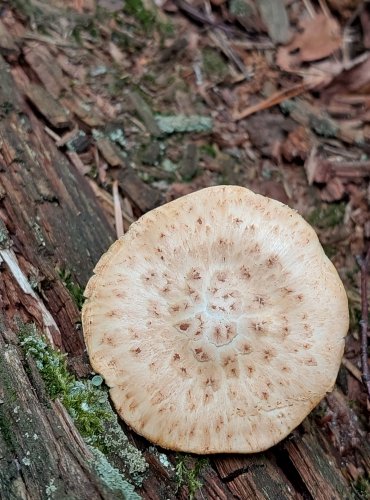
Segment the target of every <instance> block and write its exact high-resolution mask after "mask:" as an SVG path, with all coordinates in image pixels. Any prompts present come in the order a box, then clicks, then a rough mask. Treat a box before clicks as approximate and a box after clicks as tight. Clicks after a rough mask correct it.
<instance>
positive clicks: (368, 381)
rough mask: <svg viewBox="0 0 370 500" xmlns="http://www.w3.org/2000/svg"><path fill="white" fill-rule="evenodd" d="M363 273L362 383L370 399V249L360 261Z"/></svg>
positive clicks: (361, 322) (361, 324) (361, 323)
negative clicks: (369, 355)
mask: <svg viewBox="0 0 370 500" xmlns="http://www.w3.org/2000/svg"><path fill="white" fill-rule="evenodd" d="M358 262H359V265H360V271H361V321H360V326H361V366H362V381H363V383H364V385H365V387H366V389H367V394H368V396H369V398H370V374H369V363H368V359H367V330H368V296H367V273H368V271H369V262H370V247H369V248H368V250H367V253H366V255H365V257H363V258H359V259H358Z"/></svg>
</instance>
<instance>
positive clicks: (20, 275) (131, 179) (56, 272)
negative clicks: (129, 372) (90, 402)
mask: <svg viewBox="0 0 370 500" xmlns="http://www.w3.org/2000/svg"><path fill="white" fill-rule="evenodd" d="M9 43H10V42H8V45H9ZM16 49H17V48H14V47H13V49H12V46H11V45H10V49H7V50H10V52H12V51H13V52H14V51H16ZM25 53H26V63H27V64H29V65H30V66H29V68H31V69H32V67H33V65H34V64H36V63H35V58H36V55H35V54H36V52H35V50H34V48H33V49H30V50H28V51H26V52H25ZM40 57H41V56H40ZM38 64H40V62H39V61H38ZM38 69H39V71H40V68H38ZM43 74H44V73H43ZM45 74H48V78H46V77H45V79H44V80H42V79H40V80H41V83H40V84H39V86H38V87H36V86H35V84H33V85H32V86H28V87H27V91H26V90H25V87H26V85H25V83H24V82H25V81H26V79H25V76H24V73H23V70H22V68H20V67H19V66H18V65H17V63H14V64H12V68H11V67H10V66H9V64H8V63H7V62H6V61H5V60H4V59H3V58H1V57H0V118H1V119H0V221H1V226H0V266H1V267H0V271H1V274H0V307H1V317H0V497H1V498H4V499H24V498H25V499H39V498H48V493H47V486H48V485H49V486H50V484H52V485H53V486H55V487H56V488H58V490H57V491H58V492H59V493H60V494H59V493H58V494H59V496H58V497H57V498H66V499H67V498H68V499H74V498H76V499H77V498H80V499H85V498H86V499H87V498H89V499H91V500H93V499H100V498H104V499H108V498H119V496H117V494H116V493H114V492H112V491H109V489H107V487H106V486H104V484H102V482H101V480H100V478H99V476H98V474H97V473H96V471H95V470H94V468H93V466H92V465H91V455H90V452H89V450H88V448H87V446H86V444H85V443H84V441H83V439H82V438H81V437H80V436H79V434H78V432H77V430H76V429H75V427H74V424H73V422H72V420H71V419H70V418H69V416H68V414H67V413H66V411H65V410H64V408H63V407H62V405H61V404H60V403H59V402H58V401H54V402H52V401H50V399H49V398H48V396H47V394H46V392H45V389H44V385H43V381H42V379H41V377H40V375H39V373H38V370H37V368H36V366H35V365H34V364H33V363H32V359H25V358H24V356H23V353H22V349H21V348H20V346H19V342H18V338H17V330H18V327H17V321H19V320H21V321H23V322H26V323H30V322H34V323H35V324H36V325H37V326H38V328H39V329H40V330H41V331H43V332H44V333H45V334H46V335H48V336H49V338H50V340H52V342H53V344H54V345H55V346H56V347H58V348H60V349H61V350H62V351H65V352H66V353H68V358H69V364H70V366H71V368H72V369H73V370H74V371H75V373H76V374H77V375H80V376H83V375H86V374H88V373H89V365H88V362H87V358H86V354H85V348H84V343H83V337H82V332H81V324H80V313H79V310H78V308H77V306H76V304H75V302H74V301H73V298H72V297H71V296H70V294H69V292H68V290H67V289H66V287H65V285H64V283H63V279H62V278H61V274H62V271H68V272H70V273H71V274H72V276H73V279H74V280H75V281H76V283H78V284H79V285H80V286H81V287H84V286H85V285H86V282H87V280H88V278H89V277H90V275H91V273H92V270H93V267H94V265H95V263H96V262H97V261H98V259H99V257H100V256H101V254H102V253H103V252H104V251H105V250H106V249H107V248H108V247H109V245H110V244H111V243H112V241H113V240H114V231H113V227H112V224H111V222H110V221H109V220H108V218H107V217H106V215H105V213H104V212H103V210H102V207H101V205H100V202H99V200H98V198H97V197H96V193H95V192H94V191H93V190H92V188H91V185H90V183H89V180H88V179H87V178H85V177H84V176H83V175H82V174H81V173H80V172H79V171H78V169H77V168H76V167H75V165H73V164H72V163H71V162H70V161H69V160H68V157H67V156H66V155H65V154H64V153H63V152H62V151H60V150H59V149H58V148H57V147H56V145H55V142H54V141H53V140H52V139H51V138H50V136H49V135H48V134H47V133H46V132H45V125H46V121H45V120H47V122H48V125H50V124H52V125H53V126H54V127H59V126H65V125H66V124H68V120H71V119H73V118H72V117H71V114H70V112H67V111H66V108H65V102H66V100H67V99H68V97H67V96H66V95H63V97H61V92H62V89H63V79H62V78H61V77H60V76H61V75H59V73H58V71H57V70H56V69H55V68H53V69H52V70H51V67H48V68H47V71H46V73H45ZM58 75H59V78H58ZM40 89H41V90H40ZM43 92H48V102H49V101H50V100H55V105H53V106H52V105H51V104H50V105H48V110H47V112H45V113H42V110H40V108H42V107H43V106H44V105H45V100H44V99H43ZM74 98H76V96H74ZM63 100H64V101H63ZM71 100H72V97H70V98H69V102H71ZM62 101H63V102H64V104H62ZM79 118H81V116H80V117H79ZM90 118H91V117H90ZM90 118H88V120H90ZM117 168H118V169H119V170H118V174H117V178H118V180H119V182H120V183H121V189H122V191H123V192H124V194H125V195H126V196H128V198H130V199H131V201H132V202H133V204H134V206H135V210H137V211H138V213H140V212H143V211H146V210H149V209H151V208H153V207H154V206H155V205H156V204H158V203H160V202H161V197H160V196H159V195H158V193H156V192H155V191H154V190H153V189H152V188H150V187H148V186H146V185H143V184H142V181H140V179H139V178H138V177H137V176H136V174H135V172H134V171H133V170H131V169H130V167H129V166H127V165H124V164H123V165H118V166H117ZM31 284H32V286H31ZM330 397H331V403H330V401H329V405H330V404H332V405H333V406H334V407H335V405H338V404H340V405H342V411H343V412H344V413H345V414H346V415H348V419H349V420H351V418H352V416H353V413H352V410H350V409H349V408H348V406H347V405H346V403H345V401H343V399H341V396H340V391H337V392H336V393H333V394H332V395H331V396H330ZM125 430H126V432H127V434H128V435H129V436H130V439H131V440H132V442H133V443H135V444H136V445H137V446H138V447H139V448H140V449H141V450H142V451H143V453H144V456H145V458H146V460H147V462H148V464H149V471H148V474H147V478H146V480H145V481H144V484H143V486H142V488H141V489H140V490H139V493H140V494H141V495H142V497H143V498H145V499H153V500H154V499H158V498H169V499H174V498H182V499H185V498H188V496H189V492H188V489H187V487H186V486H184V487H182V488H179V489H178V488H177V486H176V482H175V472H174V469H173V468H172V469H168V468H166V467H164V466H163V465H162V463H161V462H160V460H159V459H158V456H157V455H156V453H154V452H153V450H152V448H151V447H150V443H147V442H146V441H145V440H143V439H142V438H140V437H138V436H135V435H134V434H133V433H131V432H130V431H129V429H126V428H125ZM351 432H353V439H362V435H361V434H360V432H359V431H356V429H352V431H351ZM35 436H36V437H35ZM331 440H332V435H330V434H329V433H328V432H327V430H325V428H324V427H323V426H322V427H320V426H319V425H318V424H317V420H315V417H314V416H310V417H309V418H308V419H306V421H305V423H304V424H303V425H302V426H300V427H299V428H298V429H297V430H295V431H294V432H293V433H292V434H291V435H290V436H289V437H288V438H287V439H286V440H284V441H283V442H282V443H281V444H279V445H278V446H275V447H274V448H272V449H271V450H269V451H267V452H266V453H260V454H256V455H250V456H217V457H210V458H209V464H208V465H207V466H206V467H205V468H204V469H203V470H202V472H201V473H200V480H201V481H202V483H203V486H202V488H201V490H200V491H198V492H197V493H196V498H199V499H200V498H203V499H204V498H207V499H208V498H210V499H225V500H228V499H232V498H240V499H275V500H284V499H292V498H294V499H315V500H316V499H319V500H329V499H330V500H332V499H333V500H334V499H339V498H340V499H346V498H348V499H350V498H352V497H353V495H352V489H351V487H350V485H349V482H348V478H346V477H344V476H343V474H342V473H341V470H340V466H341V457H340V456H339V453H338V450H337V448H336V447H335V446H334V445H333V443H332V441H331ZM366 446H367V445H365V444H364V445H363V450H364V451H363V457H362V458H361V457H360V461H361V463H363V464H366V461H368V457H369V453H368V448H366ZM167 455H168V458H169V461H170V462H172V463H174V462H175V460H176V458H175V454H173V453H167ZM35 457H36V458H35ZM365 466H366V465H365Z"/></svg>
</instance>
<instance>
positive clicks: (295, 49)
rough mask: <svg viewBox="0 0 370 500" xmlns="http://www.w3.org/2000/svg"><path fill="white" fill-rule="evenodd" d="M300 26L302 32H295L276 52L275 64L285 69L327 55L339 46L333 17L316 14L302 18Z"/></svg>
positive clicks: (290, 69) (338, 28) (338, 35)
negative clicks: (286, 43)
mask: <svg viewBox="0 0 370 500" xmlns="http://www.w3.org/2000/svg"><path fill="white" fill-rule="evenodd" d="M300 27H301V29H302V32H300V33H299V32H298V33H296V35H295V36H294V38H293V40H292V41H291V43H290V44H289V45H286V46H284V47H281V48H280V49H279V51H278V54H277V64H278V65H279V66H280V67H281V68H282V69H284V70H286V71H292V70H294V69H296V68H298V67H299V66H300V65H301V64H302V63H303V62H310V61H318V60H319V59H323V58H324V57H328V56H330V55H331V54H332V53H333V52H335V51H336V50H338V49H339V48H340V46H341V42H342V38H341V32H340V26H339V24H338V22H337V21H336V20H335V19H334V18H333V17H328V16H326V15H324V14H317V15H316V16H315V17H314V18H312V19H305V20H302V21H301V26H300ZM313 35H314V36H313Z"/></svg>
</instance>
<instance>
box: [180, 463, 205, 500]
mask: <svg viewBox="0 0 370 500" xmlns="http://www.w3.org/2000/svg"><path fill="white" fill-rule="evenodd" d="M207 463H208V460H207V459H206V458H195V459H194V458H192V457H191V456H189V455H178V456H177V463H176V481H177V486H178V488H180V487H181V486H186V487H187V489H188V495H189V497H188V498H189V500H192V499H193V498H194V496H195V493H196V492H197V491H198V490H199V489H200V488H201V487H202V486H203V483H202V481H201V480H200V479H199V475H200V473H201V471H202V469H203V467H205V466H206V465H207Z"/></svg>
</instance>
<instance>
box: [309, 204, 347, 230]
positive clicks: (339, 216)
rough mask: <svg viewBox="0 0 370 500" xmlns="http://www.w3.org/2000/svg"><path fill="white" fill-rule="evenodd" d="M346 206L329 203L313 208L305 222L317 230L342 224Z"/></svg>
mask: <svg viewBox="0 0 370 500" xmlns="http://www.w3.org/2000/svg"><path fill="white" fill-rule="evenodd" d="M345 209H346V204H345V203H344V202H342V203H331V204H330V205H322V206H320V207H317V208H315V209H314V210H313V211H312V212H311V213H310V214H309V216H308V217H307V221H308V222H309V223H310V224H311V225H312V226H315V227H317V228H319V229H327V228H330V227H335V226H338V225H339V224H342V222H343V219H344V212H345Z"/></svg>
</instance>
